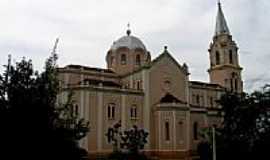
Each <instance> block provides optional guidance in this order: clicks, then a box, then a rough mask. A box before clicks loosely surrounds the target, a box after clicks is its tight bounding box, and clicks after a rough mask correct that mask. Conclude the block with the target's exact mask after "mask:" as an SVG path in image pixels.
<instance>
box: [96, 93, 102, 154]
mask: <svg viewBox="0 0 270 160" xmlns="http://www.w3.org/2000/svg"><path fill="white" fill-rule="evenodd" d="M97 98H98V105H97V151H102V141H103V126H102V123H103V119H102V118H103V93H102V92H98V93H97Z"/></svg>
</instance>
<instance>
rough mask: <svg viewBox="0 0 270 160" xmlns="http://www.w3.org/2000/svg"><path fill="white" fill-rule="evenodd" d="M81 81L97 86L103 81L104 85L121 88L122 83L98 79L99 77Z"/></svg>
mask: <svg viewBox="0 0 270 160" xmlns="http://www.w3.org/2000/svg"><path fill="white" fill-rule="evenodd" d="M79 83H80V84H81V83H84V84H88V85H95V86H98V85H99V84H100V83H102V85H103V86H107V87H117V88H121V85H120V84H118V83H116V82H113V81H104V80H98V79H84V80H83V82H79Z"/></svg>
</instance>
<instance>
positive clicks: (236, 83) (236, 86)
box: [234, 79, 238, 91]
mask: <svg viewBox="0 0 270 160" xmlns="http://www.w3.org/2000/svg"><path fill="white" fill-rule="evenodd" d="M234 81H235V82H234V83H235V84H234V87H235V91H237V90H238V80H237V79H235V80H234Z"/></svg>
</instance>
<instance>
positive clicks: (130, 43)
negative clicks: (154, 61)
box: [111, 30, 146, 50]
mask: <svg viewBox="0 0 270 160" xmlns="http://www.w3.org/2000/svg"><path fill="white" fill-rule="evenodd" d="M130 33H131V31H130V30H128V31H127V35H126V36H123V37H121V38H119V39H118V40H117V41H115V42H114V43H113V45H112V46H111V50H116V49H118V48H120V47H127V48H129V49H143V50H146V48H145V45H144V44H143V42H142V41H141V40H140V39H139V38H137V37H134V36H131V35H130Z"/></svg>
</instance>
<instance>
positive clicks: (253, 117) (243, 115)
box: [217, 87, 270, 159]
mask: <svg viewBox="0 0 270 160" xmlns="http://www.w3.org/2000/svg"><path fill="white" fill-rule="evenodd" d="M269 91H270V89H269V87H264V89H263V91H255V92H253V93H252V94H243V95H238V94H233V93H226V94H225V95H223V96H222V97H221V99H220V100H219V101H218V102H219V103H220V104H221V106H222V109H223V113H224V121H223V126H222V128H219V130H220V131H221V135H220V136H218V139H217V145H218V151H217V152H218V154H217V158H218V159H254V158H255V159H258V157H260V156H262V155H267V151H266V150H265V147H266V146H269V145H270V138H269V137H270V112H269V111H270V94H269V93H270V92H269ZM232 155H233V156H232Z"/></svg>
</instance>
